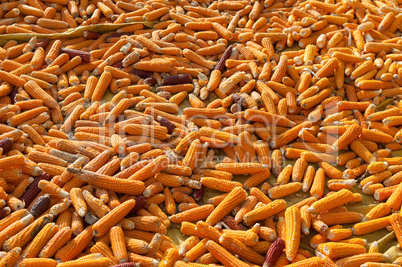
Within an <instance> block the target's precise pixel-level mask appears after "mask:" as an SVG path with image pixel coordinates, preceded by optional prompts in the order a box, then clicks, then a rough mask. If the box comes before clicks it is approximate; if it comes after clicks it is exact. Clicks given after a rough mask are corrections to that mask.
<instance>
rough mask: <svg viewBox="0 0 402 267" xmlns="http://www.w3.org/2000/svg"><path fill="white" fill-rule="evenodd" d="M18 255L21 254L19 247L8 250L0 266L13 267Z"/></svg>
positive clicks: (0, 261)
mask: <svg viewBox="0 0 402 267" xmlns="http://www.w3.org/2000/svg"><path fill="white" fill-rule="evenodd" d="M20 253H21V248H20V247H16V248H13V249H12V250H10V251H9V252H8V253H7V254H6V255H5V256H4V257H3V258H2V259H1V260H0V264H1V266H14V265H15V264H16V263H17V261H18V259H19V257H20Z"/></svg>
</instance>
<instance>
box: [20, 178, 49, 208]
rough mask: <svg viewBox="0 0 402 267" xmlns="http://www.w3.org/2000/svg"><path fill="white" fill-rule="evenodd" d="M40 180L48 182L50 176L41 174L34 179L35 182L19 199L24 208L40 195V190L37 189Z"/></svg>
mask: <svg viewBox="0 0 402 267" xmlns="http://www.w3.org/2000/svg"><path fill="white" fill-rule="evenodd" d="M40 180H46V181H50V175H49V174H47V173H43V174H42V175H39V176H36V177H35V180H34V181H33V182H32V184H30V185H29V187H28V189H27V191H25V193H24V195H23V196H22V197H21V201H23V202H25V207H28V206H29V205H30V204H31V202H32V201H34V199H35V198H36V196H37V195H38V194H39V193H40V189H39V188H38V184H39V181H40Z"/></svg>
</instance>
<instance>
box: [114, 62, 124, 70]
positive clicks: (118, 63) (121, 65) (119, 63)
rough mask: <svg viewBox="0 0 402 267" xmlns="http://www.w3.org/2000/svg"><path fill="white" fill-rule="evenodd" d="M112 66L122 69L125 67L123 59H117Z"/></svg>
mask: <svg viewBox="0 0 402 267" xmlns="http://www.w3.org/2000/svg"><path fill="white" fill-rule="evenodd" d="M112 66H113V67H115V68H116V69H122V68H123V61H122V60H120V61H117V62H116V63H114V64H113V65H112Z"/></svg>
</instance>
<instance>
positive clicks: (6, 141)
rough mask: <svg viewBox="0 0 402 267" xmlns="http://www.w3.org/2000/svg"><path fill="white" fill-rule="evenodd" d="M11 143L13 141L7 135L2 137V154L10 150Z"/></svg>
mask: <svg viewBox="0 0 402 267" xmlns="http://www.w3.org/2000/svg"><path fill="white" fill-rule="evenodd" d="M12 144H13V141H11V139H10V138H8V137H4V138H3V139H1V140H0V147H1V148H2V149H3V154H7V153H8V152H9V151H10V149H11V145H12Z"/></svg>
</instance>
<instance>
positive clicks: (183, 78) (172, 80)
mask: <svg viewBox="0 0 402 267" xmlns="http://www.w3.org/2000/svg"><path fill="white" fill-rule="evenodd" d="M192 82H193V79H191V76H190V74H188V73H186V74H178V75H171V76H167V77H165V78H163V85H175V84H186V83H192Z"/></svg>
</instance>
